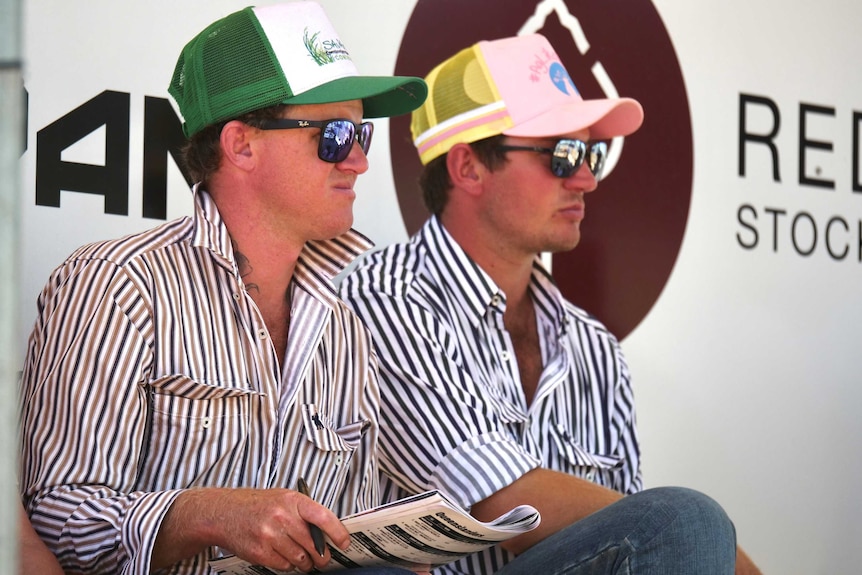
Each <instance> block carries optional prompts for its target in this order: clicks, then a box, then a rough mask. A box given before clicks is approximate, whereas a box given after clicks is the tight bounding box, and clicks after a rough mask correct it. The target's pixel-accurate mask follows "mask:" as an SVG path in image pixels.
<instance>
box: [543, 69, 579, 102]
mask: <svg viewBox="0 0 862 575" xmlns="http://www.w3.org/2000/svg"><path fill="white" fill-rule="evenodd" d="M548 73H549V74H550V76H551V82H553V83H554V86H556V87H557V89H558V90H559V91H560V92H562V93H563V94H565V95H566V96H572V95H575V94H579V92H578V89H577V88H576V87H575V83H574V82H573V81H572V77H571V76H569V73H568V72H567V71H566V69H565V68H564V67H563V65H562V64H560V63H559V62H554V63H553V64H551V68H550V70H549V71H548Z"/></svg>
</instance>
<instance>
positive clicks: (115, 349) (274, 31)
mask: <svg viewBox="0 0 862 575" xmlns="http://www.w3.org/2000/svg"><path fill="white" fill-rule="evenodd" d="M168 91H169V92H170V94H171V95H172V96H173V97H174V99H175V100H176V102H177V105H178V106H179V110H180V112H181V114H182V116H183V120H184V124H183V129H184V130H185V133H186V135H187V136H188V137H189V142H188V144H187V147H186V150H185V153H184V159H185V163H186V164H187V165H186V168H187V170H188V172H189V173H190V174H191V175H192V177H193V178H194V181H195V182H197V183H196V184H195V187H194V189H193V195H194V208H195V209H194V213H193V214H190V215H189V216H188V217H184V218H179V219H177V220H174V221H171V222H167V223H165V224H163V225H161V226H159V227H156V228H154V229H151V230H148V231H146V232H143V233H139V234H135V235H131V236H128V237H125V238H120V239H116V240H108V241H103V242H98V243H94V244H91V245H88V246H84V247H81V248H79V249H78V250H76V251H75V252H74V253H73V254H72V255H71V256H70V257H69V258H68V259H67V260H66V261H65V262H63V263H62V264H61V265H60V266H59V267H58V268H57V269H56V270H55V271H54V272H53V274H52V276H51V278H50V280H49V281H48V283H47V285H46V286H45V288H44V290H43V292H42V294H41V296H40V298H39V302H38V306H39V310H38V311H39V314H38V318H37V321H36V325H35V326H34V328H33V332H32V335H31V337H30V342H29V345H28V350H27V358H26V361H25V364H24V372H23V376H22V384H21V403H22V406H21V407H22V410H21V425H22V433H21V441H22V455H21V484H20V486H21V492H22V498H23V500H24V503H25V506H26V509H27V512H28V513H29V515H30V517H31V519H32V523H33V526H34V527H35V528H36V530H37V532H38V533H39V535H40V536H41V538H42V539H43V540H44V541H45V542H46V543H47V544H48V546H49V548H50V549H51V551H52V552H54V553H55V554H56V556H57V558H58V559H59V561H60V563H61V565H62V567H63V568H64V569H65V570H66V572H67V573H87V574H91V573H92V574H96V573H111V574H115V573H127V574H132V573H134V574H140V575H145V574H147V573H151V572H155V571H158V572H163V573H172V574H176V575H191V574H194V575H205V574H214V573H216V568H215V567H213V566H212V565H211V562H212V560H214V559H219V558H222V556H224V555H230V554H233V555H236V556H238V557H240V558H241V559H243V560H245V561H247V562H249V563H251V564H252V565H262V566H265V567H270V568H274V569H279V570H284V571H293V570H295V569H297V570H301V571H310V570H312V569H313V568H314V567H318V568H322V567H324V566H325V565H326V564H327V563H328V562H329V560H330V558H331V555H330V553H331V552H330V550H329V547H327V546H326V545H325V544H324V542H323V541H322V540H321V539H320V538H319V537H314V534H315V531H314V528H312V527H310V526H311V525H313V526H315V527H316V528H319V529H320V530H321V531H322V534H325V535H327V536H328V537H329V540H330V541H331V542H332V544H333V549H334V547H340V548H344V547H346V546H347V544H348V543H349V535H348V532H347V530H346V528H345V527H344V525H342V523H341V522H340V521H339V519H338V518H339V517H343V516H345V515H348V514H351V513H355V512H359V511H362V510H365V509H368V508H370V507H372V506H374V505H376V504H377V503H378V502H379V490H378V479H377V478H378V464H377V455H376V452H377V437H378V413H379V399H380V391H379V387H378V378H377V365H376V360H375V357H374V354H373V352H372V345H371V342H370V338H369V336H368V334H367V332H366V331H365V330H364V328H363V326H362V324H361V322H360V321H359V319H358V318H357V317H356V316H355V315H354V314H353V313H352V312H351V311H350V310H349V309H348V308H347V307H346V306H345V305H344V303H343V302H342V301H340V300H339V299H338V297H337V296H336V292H335V286H334V284H333V277H334V276H335V275H336V274H338V273H339V272H340V271H341V270H342V269H343V268H344V267H345V266H347V265H348V263H349V262H350V261H352V260H353V259H354V258H355V257H356V256H357V255H358V254H360V253H362V252H363V251H365V250H366V249H368V247H369V245H370V244H369V242H368V240H367V239H366V238H365V237H364V236H362V235H360V234H359V233H358V232H356V231H354V230H353V229H351V225H352V222H353V201H354V199H355V196H356V192H355V190H354V185H355V183H356V180H357V178H358V177H359V176H360V175H361V174H362V173H364V172H365V171H366V170H367V169H368V158H367V154H368V152H369V146H370V145H371V135H372V124H371V123H370V122H366V121H363V119H364V118H377V117H386V116H392V115H397V114H403V113H407V112H410V111H411V110H413V109H414V108H416V107H417V106H418V105H419V104H421V103H422V101H423V100H424V98H425V94H426V86H425V83H424V82H423V81H422V80H421V79H420V78H411V77H370V76H360V75H359V73H358V71H357V70H356V67H355V65H354V64H353V61H352V60H351V58H350V53H349V52H348V50H347V48H346V47H345V46H344V45H343V43H342V42H341V41H340V40H339V38H338V35H337V34H336V32H335V30H334V29H333V28H332V25H331V23H330V22H329V20H328V19H327V18H326V16H325V14H324V13H323V10H322V8H321V7H320V6H319V5H318V4H316V3H313V2H292V3H287V4H271V5H267V6H264V7H253V8H246V9H244V10H240V11H238V12H235V13H233V14H230V15H228V16H226V17H224V18H222V19H219V20H218V21H216V22H214V23H213V24H211V25H210V26H208V27H206V28H205V29H204V30H203V31H201V32H200V33H199V34H197V35H196V36H195V37H194V38H193V39H192V40H191V41H190V42H188V43H187V44H186V45H185V47H184V48H183V50H182V52H181V54H180V57H179V59H178V61H177V64H176V67H175V72H174V74H173V78H172V79H171V82H170V87H169V89H168ZM306 485H307V486H308V489H307V492H306V489H305V486H306ZM252 571H253V572H270V571H265V570H262V569H257V568H252V569H249V571H248V572H252ZM357 571H359V570H357ZM362 571H364V572H365V573H374V574H375V575H381V574H383V573H386V574H395V573H408V572H405V571H404V570H402V569H388V568H381V569H377V568H373V569H364V570H362Z"/></svg>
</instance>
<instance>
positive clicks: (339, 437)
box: [302, 403, 371, 504]
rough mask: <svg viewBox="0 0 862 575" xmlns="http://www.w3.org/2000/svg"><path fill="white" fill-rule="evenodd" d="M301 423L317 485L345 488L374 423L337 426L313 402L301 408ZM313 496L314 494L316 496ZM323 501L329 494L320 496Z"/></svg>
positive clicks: (361, 422)
mask: <svg viewBox="0 0 862 575" xmlns="http://www.w3.org/2000/svg"><path fill="white" fill-rule="evenodd" d="M302 422H303V428H304V430H305V438H306V440H307V442H308V443H307V445H308V447H309V448H310V450H311V451H312V452H313V453H311V455H312V459H311V460H312V461H314V467H315V468H316V474H315V473H312V474H311V475H312V476H316V477H317V479H316V481H315V483H316V484H318V485H326V484H327V483H329V484H332V485H343V484H344V482H345V480H346V476H347V473H348V470H349V469H350V465H351V463H352V461H353V459H354V458H355V456H356V454H357V452H358V451H359V450H360V446H361V445H362V437H363V436H364V435H365V432H366V431H367V430H368V428H369V427H371V422H370V421H367V420H360V421H356V422H352V423H348V424H347V425H343V426H340V427H336V426H335V425H334V423H333V422H332V421H331V419H330V418H329V416H328V415H327V414H326V413H324V412H323V411H321V410H320V408H319V407H318V406H317V405H315V404H313V403H305V404H303V405H302ZM313 495H314V494H313ZM319 497H321V498H320V499H319V500H320V501H321V502H322V503H324V504H327V503H326V502H325V501H324V500H325V499H326V498H327V497H328V494H320V495H319Z"/></svg>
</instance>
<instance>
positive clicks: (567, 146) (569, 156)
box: [551, 140, 587, 178]
mask: <svg viewBox="0 0 862 575" xmlns="http://www.w3.org/2000/svg"><path fill="white" fill-rule="evenodd" d="M586 152H587V145H586V144H585V143H583V142H582V141H580V140H560V141H559V142H557V145H556V146H555V147H554V153H553V154H552V155H551V172H553V174H554V175H555V176H557V177H558V178H568V177H569V176H571V175H572V174H574V173H575V172H576V171H577V170H578V168H580V167H581V164H583V163H584V157H585V156H586Z"/></svg>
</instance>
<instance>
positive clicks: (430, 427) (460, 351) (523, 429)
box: [340, 218, 642, 574]
mask: <svg viewBox="0 0 862 575" xmlns="http://www.w3.org/2000/svg"><path fill="white" fill-rule="evenodd" d="M340 293H341V295H342V297H343V298H344V299H345V301H346V302H347V303H348V304H349V305H351V306H352V307H353V308H354V310H355V311H356V312H357V313H358V314H359V316H360V317H361V318H362V319H363V321H365V323H366V324H367V325H368V327H369V329H370V330H371V332H372V334H373V339H374V344H375V346H376V347H377V352H378V355H379V357H380V378H381V395H382V402H383V403H382V407H381V437H380V447H381V454H380V456H381V468H382V469H383V471H384V472H385V473H386V474H387V475H388V476H390V477H391V478H392V479H393V480H394V482H395V485H394V486H393V485H392V484H391V483H390V482H389V481H388V480H384V499H387V498H394V497H399V496H402V495H404V494H405V492H406V493H414V492H419V491H423V490H426V489H440V490H442V491H445V492H447V493H449V494H450V495H451V496H452V497H453V498H454V499H455V500H456V501H458V502H459V503H460V504H462V505H464V506H466V507H468V508H469V507H470V506H472V505H473V504H474V503H476V502H477V501H480V500H482V499H484V498H486V497H488V496H489V495H491V494H493V493H495V492H496V491H498V490H500V489H502V488H503V487H505V486H507V485H509V484H511V483H512V482H514V481H515V480H516V479H518V478H519V477H521V476H522V475H523V474H525V473H526V472H527V471H529V470H531V469H533V468H536V467H544V468H548V469H554V470H557V471H563V472H566V473H570V474H573V475H577V476H579V477H584V478H587V479H590V480H592V481H594V482H596V483H599V484H601V485H604V486H607V487H610V488H612V489H615V490H617V491H620V492H622V493H633V492H636V491H638V490H640V489H641V487H642V480H641V471H640V454H639V447H638V439H637V432H636V428H635V409H634V401H633V396H632V389H631V385H630V381H629V372H628V367H627V365H626V362H625V360H624V358H623V355H622V352H621V349H620V346H619V344H618V342H617V340H616V338H615V337H614V336H613V335H612V334H610V333H609V332H608V331H607V329H606V328H605V327H604V326H603V325H602V324H601V323H599V322H598V321H597V320H596V319H595V318H593V317H591V316H590V315H588V314H587V313H586V312H584V311H583V310H581V309H579V308H577V307H575V306H573V305H572V304H571V303H569V302H567V301H565V300H564V299H563V297H562V294H561V293H560V292H559V290H558V289H557V287H556V286H555V285H554V283H553V281H552V280H551V279H550V277H549V276H548V275H547V273H546V272H545V270H544V269H543V268H542V266H541V263H540V261H539V259H538V258H537V259H536V262H535V264H534V268H533V275H532V280H531V284H530V293H531V295H532V297H533V300H534V303H535V309H536V316H537V321H538V328H539V336H540V340H541V353H542V362H543V366H544V367H543V371H542V375H541V379H540V382H539V386H538V388H537V391H536V395H535V398H534V400H533V402H532V404H531V405H530V406H529V407H528V406H527V405H526V400H525V397H524V393H523V390H522V387H521V384H520V375H519V372H518V366H517V363H516V360H515V355H514V348H513V346H512V342H511V340H510V338H509V335H508V333H507V331H506V330H505V328H504V327H503V312H504V310H505V306H506V296H505V294H504V293H502V292H501V291H500V289H499V288H498V287H497V286H496V285H495V284H494V282H493V281H492V280H491V278H490V277H489V276H488V275H487V274H486V273H485V272H484V271H483V270H482V269H480V268H479V267H478V266H477V265H476V264H475V263H474V262H473V261H472V260H471V259H470V258H469V257H468V256H467V255H466V254H465V253H464V251H463V250H462V249H461V248H460V246H459V245H458V244H457V243H456V242H455V241H454V239H453V238H452V237H451V236H450V235H449V234H448V232H446V230H445V229H444V228H443V227H442V225H441V224H440V223H439V221H438V220H437V219H436V218H431V219H430V220H429V221H428V222H427V223H426V224H425V226H424V227H423V228H422V229H421V230H420V231H419V233H418V234H416V235H415V236H414V237H413V238H412V239H411V241H409V242H408V243H403V244H396V245H391V246H389V247H387V248H385V249H383V250H381V251H378V252H375V253H372V254H370V255H369V256H367V257H366V258H365V259H364V260H363V261H362V262H361V263H360V264H359V266H358V267H357V268H356V269H355V270H354V271H353V272H352V273H351V274H350V275H348V276H347V277H346V278H345V280H343V281H342V283H341V286H340ZM510 559H511V555H509V554H508V553H507V552H505V551H504V550H503V549H502V548H500V547H495V548H492V549H490V550H488V551H487V552H485V553H480V554H477V555H474V556H472V557H470V558H468V559H466V560H464V561H461V562H458V563H455V564H452V565H449V566H447V567H445V568H443V569H441V570H440V572H441V573H471V574H477V573H482V574H486V573H493V572H495V571H496V570H498V569H499V568H500V567H502V565H503V564H505V563H506V562H507V561H508V560H510Z"/></svg>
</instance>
